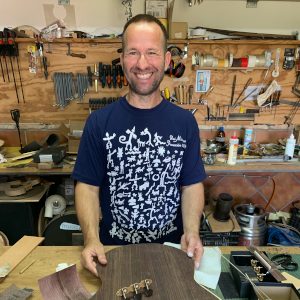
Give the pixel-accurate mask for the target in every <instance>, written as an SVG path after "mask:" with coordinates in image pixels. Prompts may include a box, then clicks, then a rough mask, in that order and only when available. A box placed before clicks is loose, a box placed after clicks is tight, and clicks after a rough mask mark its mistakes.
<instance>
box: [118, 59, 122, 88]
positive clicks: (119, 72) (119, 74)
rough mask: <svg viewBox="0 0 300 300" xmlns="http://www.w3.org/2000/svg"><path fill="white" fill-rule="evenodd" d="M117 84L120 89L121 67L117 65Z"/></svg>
mask: <svg viewBox="0 0 300 300" xmlns="http://www.w3.org/2000/svg"><path fill="white" fill-rule="evenodd" d="M117 83H118V85H119V88H120V89H121V88H122V81H121V66H120V65H117Z"/></svg>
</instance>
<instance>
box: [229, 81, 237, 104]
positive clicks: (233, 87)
mask: <svg viewBox="0 0 300 300" xmlns="http://www.w3.org/2000/svg"><path fill="white" fill-rule="evenodd" d="M235 84H236V75H234V79H233V86H232V92H231V102H230V104H231V106H232V104H233V98H234V92H235ZM228 108H229V106H228Z"/></svg>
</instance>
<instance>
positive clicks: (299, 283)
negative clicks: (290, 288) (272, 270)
mask: <svg viewBox="0 0 300 300" xmlns="http://www.w3.org/2000/svg"><path fill="white" fill-rule="evenodd" d="M282 275H283V276H284V277H285V278H286V280H283V281H282V282H284V283H292V284H293V285H294V287H295V288H296V290H299V289H300V280H299V279H298V278H296V277H294V276H292V275H290V274H288V273H287V272H282Z"/></svg>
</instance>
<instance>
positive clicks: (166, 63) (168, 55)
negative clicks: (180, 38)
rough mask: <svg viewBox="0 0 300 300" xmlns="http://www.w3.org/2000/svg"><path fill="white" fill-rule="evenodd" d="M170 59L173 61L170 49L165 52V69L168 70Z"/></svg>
mask: <svg viewBox="0 0 300 300" xmlns="http://www.w3.org/2000/svg"><path fill="white" fill-rule="evenodd" d="M170 61H171V53H170V52H169V51H168V52H167V53H166V54H165V71H167V69H168V66H169V64H170Z"/></svg>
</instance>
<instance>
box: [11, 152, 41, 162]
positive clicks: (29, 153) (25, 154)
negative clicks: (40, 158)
mask: <svg viewBox="0 0 300 300" xmlns="http://www.w3.org/2000/svg"><path fill="white" fill-rule="evenodd" d="M36 152H37V151H31V152H27V153H24V154H22V155H19V156H15V157H13V158H12V159H11V160H18V159H23V158H26V157H30V156H32V155H33V154H35V153H36Z"/></svg>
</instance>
